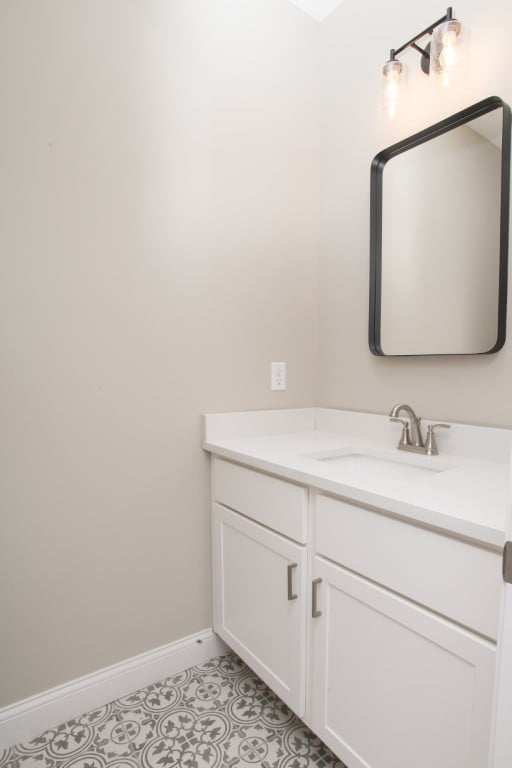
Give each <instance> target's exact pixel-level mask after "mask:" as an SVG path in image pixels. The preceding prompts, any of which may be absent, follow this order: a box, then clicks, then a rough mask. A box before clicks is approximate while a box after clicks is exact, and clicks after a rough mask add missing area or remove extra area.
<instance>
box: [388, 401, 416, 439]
mask: <svg viewBox="0 0 512 768" xmlns="http://www.w3.org/2000/svg"><path fill="white" fill-rule="evenodd" d="M401 413H403V414H405V415H406V416H407V418H408V419H409V424H410V427H411V444H412V445H413V446H414V447H415V448H423V447H424V446H425V443H424V442H423V438H422V436H421V426H420V421H421V419H419V418H418V417H417V416H416V414H415V413H414V411H413V409H412V408H411V406H410V405H407V403H398V404H397V405H394V406H393V408H392V409H391V410H390V412H389V417H390V418H391V419H396V418H398V417H399V416H400V414H401Z"/></svg>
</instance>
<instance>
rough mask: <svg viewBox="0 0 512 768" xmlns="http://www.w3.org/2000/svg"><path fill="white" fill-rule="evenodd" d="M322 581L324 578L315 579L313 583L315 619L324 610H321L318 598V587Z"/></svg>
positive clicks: (312, 609) (312, 597) (312, 595)
mask: <svg viewBox="0 0 512 768" xmlns="http://www.w3.org/2000/svg"><path fill="white" fill-rule="evenodd" d="M321 583H322V579H313V581H312V583H311V616H312V617H313V618H314V619H318V617H319V616H321V615H322V611H319V610H318V607H317V600H318V589H317V587H318V585H319V584H321Z"/></svg>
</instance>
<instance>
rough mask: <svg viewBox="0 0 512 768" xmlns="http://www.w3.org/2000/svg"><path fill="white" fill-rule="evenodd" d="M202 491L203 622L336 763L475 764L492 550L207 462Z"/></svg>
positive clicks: (485, 677)
mask: <svg viewBox="0 0 512 768" xmlns="http://www.w3.org/2000/svg"><path fill="white" fill-rule="evenodd" d="M212 489H213V571H214V616H215V620H214V627H215V630H216V631H217V632H218V634H219V635H220V636H221V637H222V638H223V639H224V640H225V641H226V642H227V643H228V645H229V646H231V648H233V650H235V651H236V652H237V653H238V654H239V655H240V656H241V657H242V658H243V659H244V660H245V661H246V662H247V663H248V664H249V666H250V667H252V669H254V671H255V672H256V673H257V674H259V675H260V676H261V678H262V679H263V680H264V681H265V682H266V683H267V684H268V685H269V686H270V687H271V688H272V689H273V690H274V691H275V692H276V693H277V694H278V695H279V696H280V697H281V698H282V699H283V700H284V701H285V702H286V703H287V704H289V706H290V707H291V708H292V709H293V710H294V711H295V712H296V713H297V714H299V716H303V717H304V719H305V721H306V722H307V724H308V725H309V726H310V727H311V728H312V729H313V730H314V731H315V733H316V734H317V735H318V736H319V737H320V738H321V739H323V740H324V741H325V743H326V744H327V745H328V746H329V747H330V748H331V749H332V750H333V752H334V753H335V754H336V755H337V756H338V757H339V758H340V759H341V760H342V761H343V762H344V763H346V765H347V768H411V767H412V766H413V767H414V768H431V766H433V765H435V766H436V768H488V766H489V763H488V755H489V741H490V724H491V711H492V696H493V685H494V675H495V662H496V646H495V639H496V637H497V631H498V622H499V610H500V584H501V556H500V553H499V551H498V550H497V549H493V548H492V547H490V546H479V545H477V544H476V543H471V542H469V541H468V540H464V539H463V538H461V537H457V536H454V535H452V534H445V533H444V532H442V531H438V530H434V529H433V528H428V527H426V526H421V525H417V524H414V523H412V522H408V521H407V520H404V519H403V518H399V517H398V516H394V515H393V514H392V512H389V511H387V512H382V511H379V510H376V509H374V508H369V507H366V506H363V505H360V504H355V503H351V502H349V501H348V500H347V499H341V498H339V497H335V496H331V495H328V494H326V493H323V492H321V491H318V490H316V489H315V488H314V487H311V488H309V489H308V488H306V487H305V486H301V485H299V484H295V483H293V482H290V481H289V480H284V479H281V478H279V477H275V476H272V475H270V474H266V473H264V472H259V471H257V470H255V469H252V468H248V467H244V466H241V465H238V464H236V463H234V462H230V461H225V460H224V459H219V458H218V457H214V458H213V459H212ZM306 676H308V677H307V680H306Z"/></svg>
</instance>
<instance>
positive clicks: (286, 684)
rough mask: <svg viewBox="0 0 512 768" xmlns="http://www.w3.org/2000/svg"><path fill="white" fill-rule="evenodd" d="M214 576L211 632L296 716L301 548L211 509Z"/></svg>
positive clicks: (301, 695) (301, 665)
mask: <svg viewBox="0 0 512 768" xmlns="http://www.w3.org/2000/svg"><path fill="white" fill-rule="evenodd" d="M213 572H214V611H215V616H214V628H215V631H216V632H217V633H218V634H219V635H220V636H221V637H222V639H223V640H225V642H226V643H227V644H228V645H229V646H230V647H231V648H232V649H233V650H234V651H235V652H236V653H238V655H239V656H240V657H241V658H242V659H243V660H244V661H245V662H246V663H247V664H248V665H249V666H250V667H251V669H253V670H254V671H255V672H256V673H257V674H258V675H259V676H260V677H261V679H262V680H263V681H264V682H265V683H267V685H268V686H269V687H270V688H272V690H274V691H275V692H276V693H277V695H278V696H279V697H280V698H281V699H282V700H283V701H284V702H285V703H286V704H288V706H289V707H290V708H291V709H293V711H294V712H296V714H298V715H299V716H301V715H302V714H303V713H304V708H305V674H306V643H305V637H306V600H305V595H306V588H307V586H306V550H305V547H302V546H300V545H299V544H294V543H293V542H291V541H289V540H288V539H285V538H284V537H283V536H280V535H279V534H277V533H274V532H273V531H270V530H268V529H267V528H264V527H263V526H261V525H258V524H257V523H253V522H251V521H250V520H247V518H245V517H243V516H242V515H239V514H237V513H236V512H232V511H231V510H229V509H226V508H225V507H222V506H220V505H219V504H215V505H214V508H213ZM289 588H290V589H289Z"/></svg>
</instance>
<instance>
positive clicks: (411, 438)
mask: <svg viewBox="0 0 512 768" xmlns="http://www.w3.org/2000/svg"><path fill="white" fill-rule="evenodd" d="M401 413H404V414H405V415H406V416H407V419H408V421H406V420H405V419H401V418H400V414H401ZM389 418H390V420H391V421H399V422H400V424H401V425H402V434H401V437H400V440H399V442H398V445H397V448H398V450H399V451H413V452H414V453H424V454H426V455H427V456H437V454H438V453H439V451H438V450H437V444H436V436H435V434H434V429H435V428H436V427H443V428H444V429H449V428H450V425H449V424H429V426H428V429H427V439H426V441H425V442H424V441H423V437H422V435H421V424H420V422H421V419H420V418H418V416H416V414H415V413H414V411H413V409H412V408H411V406H410V405H407V403H399V404H398V405H395V406H393V408H392V409H391V410H390V412H389Z"/></svg>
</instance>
